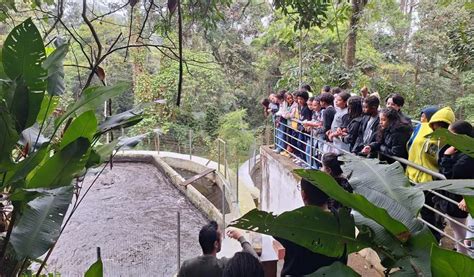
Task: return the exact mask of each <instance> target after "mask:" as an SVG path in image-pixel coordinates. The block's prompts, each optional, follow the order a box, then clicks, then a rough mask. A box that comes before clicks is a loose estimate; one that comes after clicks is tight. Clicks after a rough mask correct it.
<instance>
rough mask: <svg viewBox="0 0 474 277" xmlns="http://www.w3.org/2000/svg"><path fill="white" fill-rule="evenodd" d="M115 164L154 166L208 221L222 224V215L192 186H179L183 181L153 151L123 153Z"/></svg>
mask: <svg viewBox="0 0 474 277" xmlns="http://www.w3.org/2000/svg"><path fill="white" fill-rule="evenodd" d="M114 161H116V162H143V163H149V164H153V165H154V166H156V168H157V169H158V170H160V171H161V172H163V173H164V174H165V175H166V176H168V178H169V179H170V181H171V182H172V183H173V185H175V187H176V188H177V189H178V190H179V191H181V192H182V193H183V194H184V195H186V197H187V198H188V199H189V201H191V203H193V204H194V205H195V206H196V207H197V208H198V209H199V210H200V211H201V212H202V213H203V214H204V215H206V216H207V218H209V219H210V220H215V221H217V222H222V214H221V212H220V211H219V209H217V208H216V207H215V206H214V205H213V204H212V203H211V202H210V201H209V200H207V198H206V197H204V196H203V195H202V194H201V193H200V192H199V191H198V190H197V189H195V188H194V187H193V186H186V187H184V186H181V184H182V183H183V182H184V181H185V180H184V178H183V177H181V175H179V174H178V173H177V172H176V171H175V170H174V169H173V168H172V167H171V166H170V165H168V164H167V163H166V162H164V161H163V160H162V159H161V158H160V157H159V156H158V154H157V153H156V152H154V151H124V152H120V153H119V154H117V155H116V156H115V158H114Z"/></svg>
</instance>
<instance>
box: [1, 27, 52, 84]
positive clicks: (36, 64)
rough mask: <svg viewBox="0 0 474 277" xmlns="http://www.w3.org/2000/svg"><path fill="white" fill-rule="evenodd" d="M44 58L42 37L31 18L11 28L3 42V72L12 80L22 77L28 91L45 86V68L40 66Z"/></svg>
mask: <svg viewBox="0 0 474 277" xmlns="http://www.w3.org/2000/svg"><path fill="white" fill-rule="evenodd" d="M45 58H46V52H45V50H44V44H43V39H42V38H41V34H40V32H39V31H38V29H37V28H36V26H35V25H34V24H33V21H32V20H31V18H28V19H27V20H25V21H23V22H22V23H20V25H18V26H16V27H15V28H13V30H12V31H11V32H10V34H8V37H7V39H6V40H5V43H4V44H3V51H2V61H3V69H4V71H5V73H6V74H7V76H8V77H10V79H12V80H15V79H17V78H18V77H20V76H21V77H22V78H24V79H25V83H26V85H27V86H28V88H29V90H30V91H44V90H45V88H46V82H45V78H46V70H44V69H43V68H42V67H41V64H42V63H43V61H44V59H45Z"/></svg>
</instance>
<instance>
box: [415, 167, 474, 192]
mask: <svg viewBox="0 0 474 277" xmlns="http://www.w3.org/2000/svg"><path fill="white" fill-rule="evenodd" d="M473 170H474V169H473ZM416 188H417V189H419V190H435V189H436V190H446V191H449V192H452V193H456V194H461V195H474V180H473V179H465V180H463V179H454V180H453V179H450V180H439V181H431V182H426V183H422V184H419V185H418V186H416Z"/></svg>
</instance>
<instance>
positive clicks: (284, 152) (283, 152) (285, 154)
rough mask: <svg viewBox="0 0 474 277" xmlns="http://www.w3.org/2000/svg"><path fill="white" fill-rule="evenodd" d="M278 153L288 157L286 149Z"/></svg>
mask: <svg viewBox="0 0 474 277" xmlns="http://www.w3.org/2000/svg"><path fill="white" fill-rule="evenodd" d="M280 155H282V156H283V157H287V158H289V157H290V154H288V152H286V151H282V152H280Z"/></svg>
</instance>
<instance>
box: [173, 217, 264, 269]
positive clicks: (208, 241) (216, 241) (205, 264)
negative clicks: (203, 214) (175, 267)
mask: <svg viewBox="0 0 474 277" xmlns="http://www.w3.org/2000/svg"><path fill="white" fill-rule="evenodd" d="M227 236H229V237H230V238H233V239H236V240H238V241H239V242H240V244H241V246H242V250H243V251H244V252H248V253H250V254H252V255H253V256H255V257H256V258H257V259H258V256H257V253H256V252H255V250H254V249H253V248H252V246H251V245H250V243H249V242H248V241H247V240H246V239H245V237H244V236H243V235H242V233H241V232H240V231H239V230H236V229H232V230H228V231H227ZM199 244H200V245H201V248H202V253H203V255H201V256H198V257H196V258H192V259H189V260H186V261H184V262H183V264H182V265H181V269H180V270H179V273H178V277H207V276H209V277H214V276H218V277H221V276H222V271H223V270H224V267H225V265H226V264H227V262H228V261H229V258H226V257H223V258H220V259H218V258H217V257H216V255H217V253H219V251H221V245H222V233H221V230H220V229H219V227H218V225H217V222H215V221H211V222H209V224H207V225H205V226H204V227H202V228H201V231H199Z"/></svg>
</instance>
